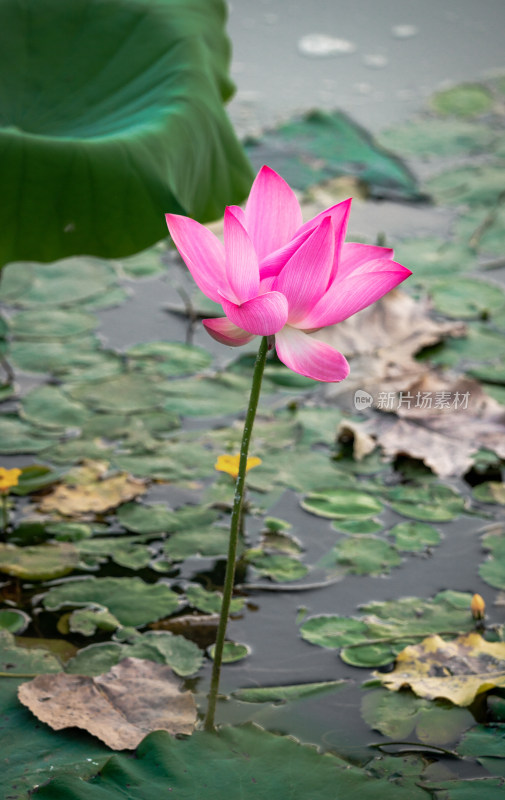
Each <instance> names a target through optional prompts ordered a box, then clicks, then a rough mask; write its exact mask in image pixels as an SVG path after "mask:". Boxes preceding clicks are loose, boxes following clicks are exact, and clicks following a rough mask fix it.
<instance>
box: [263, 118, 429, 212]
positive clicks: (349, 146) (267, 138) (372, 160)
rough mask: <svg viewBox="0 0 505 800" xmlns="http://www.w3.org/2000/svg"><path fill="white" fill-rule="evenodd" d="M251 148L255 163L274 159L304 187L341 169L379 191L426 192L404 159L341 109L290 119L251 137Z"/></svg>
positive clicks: (291, 181)
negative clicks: (278, 126) (393, 152)
mask: <svg viewBox="0 0 505 800" xmlns="http://www.w3.org/2000/svg"><path fill="white" fill-rule="evenodd" d="M247 153H248V155H249V157H250V159H251V161H252V163H253V165H254V166H258V167H259V166H261V165H262V164H269V165H270V166H271V167H272V168H273V169H275V170H277V172H280V173H281V174H282V176H283V177H284V178H285V180H287V182H288V183H289V184H290V186H293V188H295V189H299V190H301V191H303V190H305V189H307V188H308V187H309V186H312V185H313V184H316V183H321V182H322V181H327V180H329V179H330V178H334V177H336V176H338V175H353V176H356V177H357V178H359V179H360V180H362V181H364V182H365V183H366V184H367V186H368V189H369V191H370V193H371V195H372V196H374V197H385V196H386V197H396V198H398V197H402V198H408V199H409V200H416V199H419V198H420V197H421V192H420V191H419V188H418V186H417V183H416V180H415V178H414V176H413V175H412V173H411V172H410V171H409V169H408V168H407V167H406V166H405V165H404V164H403V163H402V162H401V161H400V159H398V158H397V157H396V156H394V155H392V154H391V153H389V152H387V150H384V149H383V148H382V147H381V146H380V145H378V144H377V143H376V142H374V140H373V139H372V138H371V136H370V135H369V134H368V133H367V132H366V131H365V130H364V129H363V128H361V127H360V126H359V125H357V124H356V123H355V122H353V120H351V119H350V118H349V117H348V116H346V114H343V113H342V112H341V111H335V112H333V113H331V114H328V113H326V112H324V111H312V112H310V113H309V114H307V115H306V116H304V117H302V118H301V119H294V120H291V121H290V122H288V123H286V124H285V125H282V126H281V127H280V128H277V129H276V130H273V131H269V132H267V133H266V134H264V135H263V136H262V137H261V138H260V139H259V140H255V141H251V142H249V143H248V146H247Z"/></svg>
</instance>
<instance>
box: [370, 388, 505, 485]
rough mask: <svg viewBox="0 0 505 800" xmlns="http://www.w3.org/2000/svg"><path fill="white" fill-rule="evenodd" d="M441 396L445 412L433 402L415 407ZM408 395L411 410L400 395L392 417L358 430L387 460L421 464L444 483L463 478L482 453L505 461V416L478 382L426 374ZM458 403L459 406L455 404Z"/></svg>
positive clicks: (378, 417)
mask: <svg viewBox="0 0 505 800" xmlns="http://www.w3.org/2000/svg"><path fill="white" fill-rule="evenodd" d="M444 392H445V393H446V396H447V397H448V398H450V399H448V403H449V405H448V406H447V407H439V408H435V407H434V405H433V402H432V405H431V407H429V408H422V407H416V398H417V397H418V396H420V397H422V396H423V395H429V396H430V397H431V398H432V400H433V399H434V398H436V397H437V396H441V394H442V393H444ZM409 395H410V396H411V397H412V400H411V401H410V407H409V403H408V402H405V394H404V395H403V402H402V405H401V406H400V408H398V409H397V411H396V415H393V414H380V415H379V414H376V415H375V416H374V417H373V418H371V419H370V420H368V421H367V422H366V423H364V425H363V426H362V427H363V432H366V433H368V434H370V435H373V436H375V437H376V439H377V441H378V444H379V445H380V446H381V448H382V450H383V452H384V454H385V455H386V456H387V457H389V458H394V457H396V456H397V455H407V456H410V457H411V458H416V459H419V460H421V461H423V462H424V463H425V464H426V466H428V467H430V469H432V470H433V471H434V472H436V473H437V474H438V475H440V476H442V477H450V476H454V475H462V474H464V473H465V472H467V471H468V469H469V468H470V467H471V466H472V463H473V455H474V454H475V453H476V452H477V451H478V450H479V449H481V448H485V449H487V450H492V451H493V452H495V453H496V454H497V455H498V456H500V457H501V458H505V411H504V410H503V408H502V406H500V404H499V403H497V402H496V401H495V400H493V398H491V397H488V396H487V395H486V394H484V392H483V390H482V388H481V386H480V385H479V384H478V383H477V382H476V381H473V380H470V379H468V378H458V379H456V380H447V379H444V378H441V377H440V376H437V375H435V374H428V375H425V376H424V377H423V378H422V379H421V380H420V381H418V382H417V383H415V384H413V385H412V386H411V387H410V389H409ZM466 395H468V404H467V405H466V403H465V401H464V398H465V396H466ZM456 397H458V398H459V403H460V405H458V404H457V403H456V404H455V402H454V400H455V398H456ZM465 406H466V407H465Z"/></svg>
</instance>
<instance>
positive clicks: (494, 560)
mask: <svg viewBox="0 0 505 800" xmlns="http://www.w3.org/2000/svg"><path fill="white" fill-rule="evenodd" d="M482 544H483V546H484V547H485V549H486V550H489V551H490V556H489V557H488V559H487V561H484V563H483V564H481V565H480V567H479V575H480V577H481V578H482V580H484V581H486V583H488V584H490V585H491V586H494V587H495V588H497V589H505V534H504V533H503V531H498V532H496V533H495V532H493V531H491V532H490V533H487V534H486V535H485V536H483V537H482Z"/></svg>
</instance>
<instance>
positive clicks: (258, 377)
mask: <svg viewBox="0 0 505 800" xmlns="http://www.w3.org/2000/svg"><path fill="white" fill-rule="evenodd" d="M267 352H268V339H267V337H266V336H264V337H263V338H262V340H261V345H260V348H259V350H258V355H257V356H256V361H255V364H254V373H253V379H252V386H251V396H250V397H249V406H248V409H247V414H246V417H245V422H244V432H243V434H242V444H241V446H240V461H239V467H238V475H237V480H236V483H235V496H234V498H233V509H232V513H231V523H230V540H229V544H228V559H227V562H226V574H225V578H224V586H223V602H222V604H221V614H220V617H219V625H218V629H217V638H216V646H215V652H214V664H213V666H212V677H211V681H210V691H209V696H208V700H209V704H208V708H207V716H206V717H205V723H204V727H205V730H206V731H213V730H214V717H215V713H216V703H217V696H218V691H219V678H220V675H221V664H222V661H223V647H224V640H225V636H226V626H227V624H228V616H229V613H230V603H231V596H232V593H233V582H234V579H235V564H236V560H237V543H238V539H239V531H240V522H241V517H242V504H243V501H244V489H245V476H246V468H247V455H248V453H249V443H250V441H251V434H252V429H253V425H254V419H255V417H256V409H257V407H258V400H259V396H260V391H261V381H262V378H263V370H264V368H265V361H266V357H267Z"/></svg>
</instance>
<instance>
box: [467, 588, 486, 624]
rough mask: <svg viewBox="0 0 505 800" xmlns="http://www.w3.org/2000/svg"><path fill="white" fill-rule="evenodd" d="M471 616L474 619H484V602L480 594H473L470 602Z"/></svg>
mask: <svg viewBox="0 0 505 800" xmlns="http://www.w3.org/2000/svg"><path fill="white" fill-rule="evenodd" d="M470 609H471V611H472V617H473V618H474V619H484V616H485V614H486V604H485V602H484V600H483V598H482V597H481V596H480V594H474V596H473V597H472V602H471V603H470Z"/></svg>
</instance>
